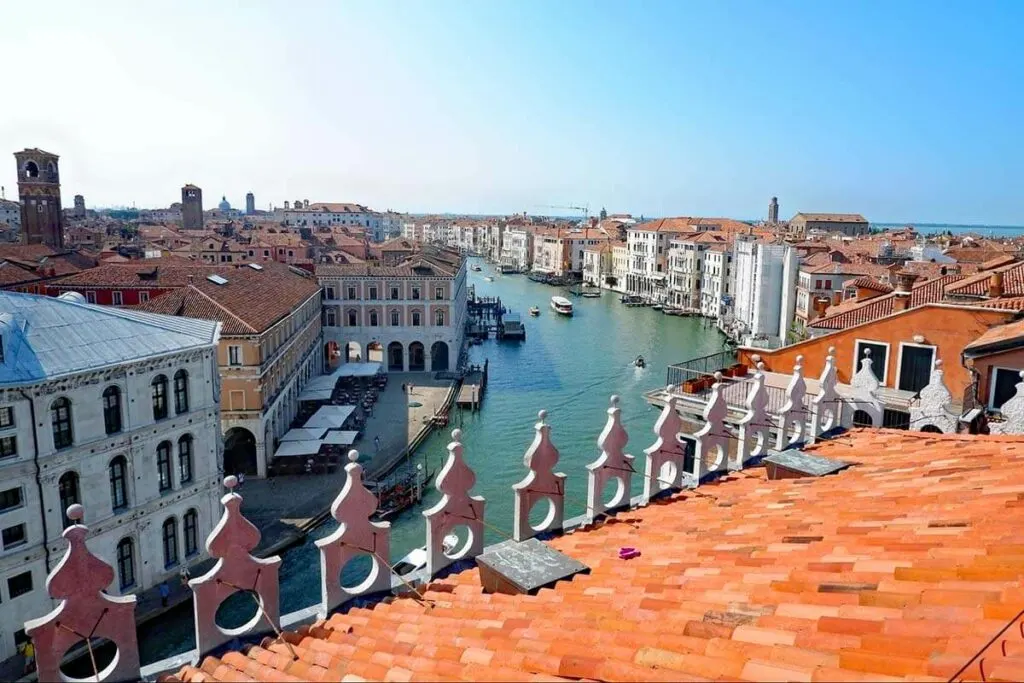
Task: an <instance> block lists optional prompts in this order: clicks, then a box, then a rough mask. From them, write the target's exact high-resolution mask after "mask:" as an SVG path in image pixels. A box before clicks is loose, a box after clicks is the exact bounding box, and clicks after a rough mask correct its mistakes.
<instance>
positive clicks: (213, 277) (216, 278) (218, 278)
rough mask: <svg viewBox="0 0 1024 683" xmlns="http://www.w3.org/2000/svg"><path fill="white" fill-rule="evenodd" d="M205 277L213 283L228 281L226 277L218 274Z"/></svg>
mask: <svg viewBox="0 0 1024 683" xmlns="http://www.w3.org/2000/svg"><path fill="white" fill-rule="evenodd" d="M206 279H207V280H209V281H210V282H212V283H213V284H215V285H226V284H227V283H228V281H227V278H223V277H221V276H220V275H207V276H206Z"/></svg>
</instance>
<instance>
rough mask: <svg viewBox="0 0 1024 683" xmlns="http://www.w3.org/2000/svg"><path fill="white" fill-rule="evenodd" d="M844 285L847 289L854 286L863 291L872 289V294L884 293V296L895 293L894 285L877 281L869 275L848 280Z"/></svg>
mask: <svg viewBox="0 0 1024 683" xmlns="http://www.w3.org/2000/svg"><path fill="white" fill-rule="evenodd" d="M844 284H845V286H847V287H850V286H853V287H858V288H862V289H870V290H871V291H872V292H882V293H883V294H888V293H889V292H891V291H893V288H892V285H890V284H888V283H886V282H882V281H880V280H876V279H875V278H873V277H870V276H868V275H862V276H861V277H858V278H854V279H853V280H848V281H847V282H846V283H844Z"/></svg>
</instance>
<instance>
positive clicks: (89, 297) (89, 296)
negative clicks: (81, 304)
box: [85, 292, 96, 304]
mask: <svg viewBox="0 0 1024 683" xmlns="http://www.w3.org/2000/svg"><path fill="white" fill-rule="evenodd" d="M85 300H86V301H87V302H88V303H90V304H94V303H96V292H86V293H85Z"/></svg>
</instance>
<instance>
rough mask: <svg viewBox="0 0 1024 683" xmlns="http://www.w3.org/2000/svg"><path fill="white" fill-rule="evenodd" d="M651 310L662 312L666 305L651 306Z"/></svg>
mask: <svg viewBox="0 0 1024 683" xmlns="http://www.w3.org/2000/svg"><path fill="white" fill-rule="evenodd" d="M651 308H653V309H654V310H656V311H660V310H662V309H663V308H665V305H664V304H654V305H653V306H651Z"/></svg>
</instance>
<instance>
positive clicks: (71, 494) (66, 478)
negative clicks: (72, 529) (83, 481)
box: [57, 472, 82, 529]
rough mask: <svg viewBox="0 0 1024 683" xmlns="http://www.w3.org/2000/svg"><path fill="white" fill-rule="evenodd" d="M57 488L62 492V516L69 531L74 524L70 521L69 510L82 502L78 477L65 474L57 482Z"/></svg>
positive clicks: (70, 473) (68, 473) (71, 473)
mask: <svg viewBox="0 0 1024 683" xmlns="http://www.w3.org/2000/svg"><path fill="white" fill-rule="evenodd" d="M57 488H58V490H59V491H60V516H61V518H62V519H63V520H64V528H65V529H67V528H68V527H69V526H71V524H72V522H71V520H70V519H68V508H69V507H70V506H72V505H74V504H75V503H81V502H82V499H81V497H80V496H79V495H78V475H77V474H75V473H74V472H65V473H64V474H62V475H61V477H60V480H59V481H58V482H57Z"/></svg>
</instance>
